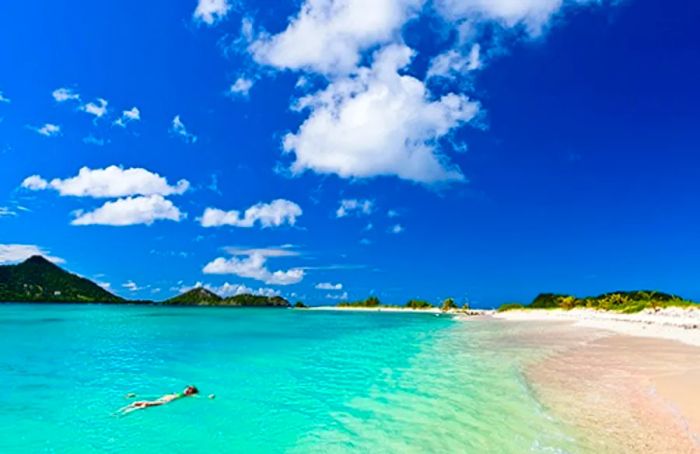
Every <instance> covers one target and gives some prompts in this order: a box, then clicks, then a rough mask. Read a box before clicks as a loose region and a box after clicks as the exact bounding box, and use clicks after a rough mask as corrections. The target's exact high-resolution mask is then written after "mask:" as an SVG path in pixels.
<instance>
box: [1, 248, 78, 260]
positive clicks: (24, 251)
mask: <svg viewBox="0 0 700 454" xmlns="http://www.w3.org/2000/svg"><path fill="white" fill-rule="evenodd" d="M33 255H41V256H43V257H44V258H46V259H47V260H50V261H51V262H53V263H63V262H64V260H63V259H62V258H60V257H54V256H52V255H50V254H49V253H48V252H47V251H46V250H44V249H42V248H40V247H39V246H36V245H33V244H0V263H17V262H21V261H23V260H26V259H28V258H29V257H31V256H33Z"/></svg>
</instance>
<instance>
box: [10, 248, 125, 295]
mask: <svg viewBox="0 0 700 454" xmlns="http://www.w3.org/2000/svg"><path fill="white" fill-rule="evenodd" d="M0 302H3V303H8V302H16V303H22V302H32V303H45V302H53V303H124V302H126V300H125V299H124V298H121V297H119V296H117V295H114V294H112V293H110V292H108V291H107V290H105V289H104V288H102V287H100V286H99V285H97V284H95V283H94V282H91V281H90V280H88V279H86V278H84V277H80V276H78V275H76V274H72V273H69V272H68V271H65V270H63V269H61V268H60V267H59V266H58V265H56V264H54V263H52V262H50V261H49V260H47V259H45V258H44V257H41V256H39V255H36V256H32V257H30V258H28V259H26V260H25V261H24V262H22V263H19V264H17V265H2V266H0Z"/></svg>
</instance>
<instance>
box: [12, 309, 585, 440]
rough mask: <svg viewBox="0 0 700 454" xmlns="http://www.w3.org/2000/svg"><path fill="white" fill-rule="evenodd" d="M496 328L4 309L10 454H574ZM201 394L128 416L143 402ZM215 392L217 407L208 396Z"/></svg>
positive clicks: (370, 317) (396, 316)
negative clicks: (125, 410) (191, 389)
mask: <svg viewBox="0 0 700 454" xmlns="http://www.w3.org/2000/svg"><path fill="white" fill-rule="evenodd" d="M502 329H504V328H503V327H502V325H501V324H499V323H490V322H486V321H478V320H474V321H468V322H460V321H455V320H454V319H453V318H452V317H450V316H439V317H438V316H434V315H430V314H414V313H364V312H330V311H329V312H323V311H303V310H284V309H231V308H186V307H167V308H166V307H162V308H161V307H151V306H127V305H125V306H120V305H65V304H61V305H58V304H2V305H0V333H1V339H2V341H1V342H0V389H1V390H2V391H1V392H0V427H2V428H3V433H4V435H3V436H2V437H0V452H2V453H15V452H17V453H26V452H32V453H33V452H40V453H43V452H47V453H54V452H55V453H83V452H85V453H88V452H89V453H93V452H104V453H122V452H129V453H141V452H143V453H155V452H167V453H193V452H207V453H208V452H212V453H213V452H246V453H250V452H255V453H258V452H260V453H265V452H270V453H276V452H299V453H305V452H323V453H334V452H338V453H341V452H381V453H385V452H397V453H408V452H448V453H456V452H474V453H485V452H494V453H510V452H512V453H520V452H576V451H577V450H578V449H577V446H578V443H577V438H576V436H575V435H574V434H573V433H572V432H571V430H569V429H567V428H566V427H564V426H563V425H562V424H561V423H560V422H558V421H557V420H556V418H554V417H553V416H552V415H551V414H549V413H548V411H547V410H546V409H545V408H543V407H542V405H540V403H539V402H538V400H537V398H536V395H535V393H534V392H533V390H532V387H531V386H530V385H529V384H528V383H527V381H526V380H525V378H524V375H523V367H524V365H525V364H527V363H528V361H532V360H534V359H536V358H537V357H538V355H542V354H543V352H542V351H541V349H538V348H534V347H528V346H519V345H509V344H507V343H504V342H502V341H501V339H502V335H501V334H502V333H501V332H500V330H502ZM189 384H193V385H196V386H197V387H198V388H199V390H200V393H201V395H200V396H199V397H196V398H184V399H180V400H178V401H176V402H173V403H171V404H169V405H166V406H161V407H155V408H148V409H145V410H143V411H137V412H133V413H130V414H128V415H126V416H119V415H118V414H117V413H116V410H117V409H119V408H120V407H123V406H124V405H127V404H128V403H129V402H131V401H132V400H133V399H129V398H127V397H126V396H127V394H128V393H134V394H135V395H136V396H137V398H139V399H154V398H157V397H159V396H161V395H163V394H166V393H172V392H179V391H181V390H182V389H183V388H184V387H185V386H186V385H189ZM209 394H214V395H215V399H209V398H208V397H207V396H208V395H209Z"/></svg>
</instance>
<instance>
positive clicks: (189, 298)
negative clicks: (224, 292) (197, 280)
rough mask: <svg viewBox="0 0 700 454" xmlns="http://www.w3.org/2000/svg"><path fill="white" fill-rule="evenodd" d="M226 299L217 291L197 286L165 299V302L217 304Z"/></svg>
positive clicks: (200, 304) (176, 303) (174, 303)
mask: <svg viewBox="0 0 700 454" xmlns="http://www.w3.org/2000/svg"><path fill="white" fill-rule="evenodd" d="M223 300H224V299H223V298H222V297H220V296H219V295H217V294H216V293H214V292H212V291H209V290H207V289H205V288H204V287H197V288H193V289H191V290H188V291H186V292H185V293H182V294H180V295H178V296H176V297H174V298H170V299H169V300H165V301H163V304H173V305H183V306H216V305H219V304H221V302H222V301H223Z"/></svg>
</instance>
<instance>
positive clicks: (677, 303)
mask: <svg viewBox="0 0 700 454" xmlns="http://www.w3.org/2000/svg"><path fill="white" fill-rule="evenodd" d="M696 305H697V303H694V302H693V301H690V300H686V299H684V298H681V297H680V296H678V295H671V294H669V293H663V292H658V291H655V290H634V291H618V292H609V293H603V294H602V295H598V296H587V297H584V298H579V297H576V296H573V295H565V294H558V293H541V294H539V295H537V297H536V298H535V299H534V300H532V302H531V303H530V304H528V305H523V304H519V303H508V304H503V305H501V307H499V308H498V311H499V312H506V311H510V310H519V309H564V310H569V309H576V308H586V309H598V310H604V311H614V312H622V313H626V314H631V313H635V312H640V311H642V310H644V309H663V308H666V307H689V306H696Z"/></svg>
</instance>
